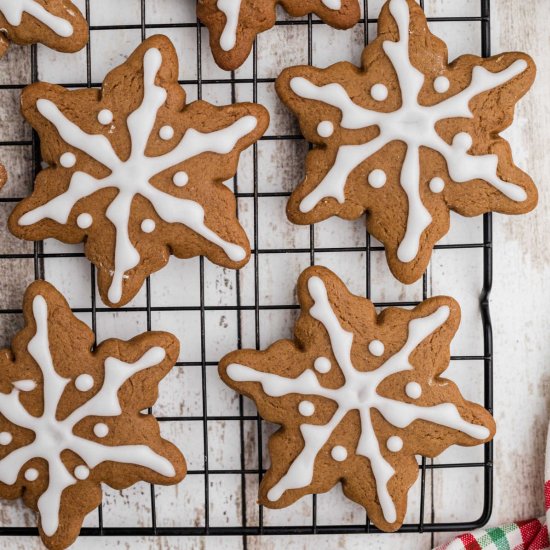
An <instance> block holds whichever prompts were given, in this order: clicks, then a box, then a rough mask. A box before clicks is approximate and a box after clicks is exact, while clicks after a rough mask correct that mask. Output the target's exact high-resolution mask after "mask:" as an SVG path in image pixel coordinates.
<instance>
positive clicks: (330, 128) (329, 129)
mask: <svg viewBox="0 0 550 550" xmlns="http://www.w3.org/2000/svg"><path fill="white" fill-rule="evenodd" d="M317 133H318V134H319V135H320V136H321V137H324V138H328V137H330V136H332V134H333V133H334V124H332V122H331V121H330V120H323V121H321V122H319V124H318V125H317Z"/></svg>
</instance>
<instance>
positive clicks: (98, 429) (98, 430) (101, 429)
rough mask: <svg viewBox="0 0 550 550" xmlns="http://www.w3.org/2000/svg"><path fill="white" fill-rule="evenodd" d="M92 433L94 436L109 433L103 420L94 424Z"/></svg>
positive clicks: (105, 435) (102, 435) (104, 435)
mask: <svg viewBox="0 0 550 550" xmlns="http://www.w3.org/2000/svg"><path fill="white" fill-rule="evenodd" d="M94 434H95V436H96V437H107V435H109V426H107V424H104V423H103V422H98V423H97V424H96V425H95V426H94Z"/></svg>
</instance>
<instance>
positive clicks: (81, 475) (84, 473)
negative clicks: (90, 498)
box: [74, 464, 90, 480]
mask: <svg viewBox="0 0 550 550" xmlns="http://www.w3.org/2000/svg"><path fill="white" fill-rule="evenodd" d="M89 475H90V470H89V469H88V468H86V466H83V465H82V464H81V465H80V466H77V467H76V468H75V469H74V477H76V479H81V480H82V479H87V478H88V476H89Z"/></svg>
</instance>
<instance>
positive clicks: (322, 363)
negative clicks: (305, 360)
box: [313, 357, 331, 374]
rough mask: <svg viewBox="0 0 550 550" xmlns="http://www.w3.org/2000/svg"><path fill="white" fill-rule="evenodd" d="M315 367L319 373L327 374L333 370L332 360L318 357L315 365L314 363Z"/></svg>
mask: <svg viewBox="0 0 550 550" xmlns="http://www.w3.org/2000/svg"><path fill="white" fill-rule="evenodd" d="M313 367H314V368H315V370H316V371H317V372H319V373H321V374H326V373H327V372H328V371H329V370H330V368H331V364H330V359H328V358H327V357H317V359H315V363H313Z"/></svg>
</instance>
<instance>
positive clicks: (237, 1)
mask: <svg viewBox="0 0 550 550" xmlns="http://www.w3.org/2000/svg"><path fill="white" fill-rule="evenodd" d="M216 5H217V7H218V9H219V10H220V11H221V12H223V14H224V15H225V26H224V28H223V31H222V34H221V36H220V47H221V49H222V50H224V51H226V52H228V51H230V50H232V49H233V48H234V47H235V45H236V44H237V27H238V25H239V13H240V12H241V0H218V3H217V4H216Z"/></svg>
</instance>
